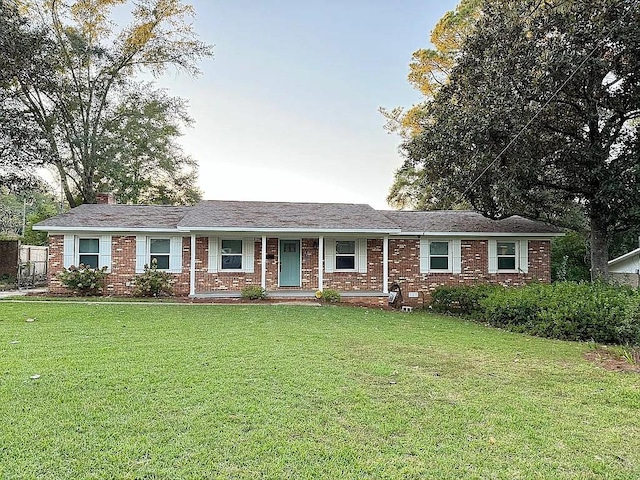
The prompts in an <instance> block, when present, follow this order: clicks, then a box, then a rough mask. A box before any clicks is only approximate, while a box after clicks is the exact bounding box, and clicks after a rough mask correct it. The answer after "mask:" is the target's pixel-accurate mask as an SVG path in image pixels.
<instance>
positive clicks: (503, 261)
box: [498, 257, 516, 270]
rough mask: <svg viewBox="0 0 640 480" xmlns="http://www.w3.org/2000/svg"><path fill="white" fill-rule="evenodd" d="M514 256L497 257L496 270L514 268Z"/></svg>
mask: <svg viewBox="0 0 640 480" xmlns="http://www.w3.org/2000/svg"><path fill="white" fill-rule="evenodd" d="M515 269H516V258H515V257H498V270H515Z"/></svg>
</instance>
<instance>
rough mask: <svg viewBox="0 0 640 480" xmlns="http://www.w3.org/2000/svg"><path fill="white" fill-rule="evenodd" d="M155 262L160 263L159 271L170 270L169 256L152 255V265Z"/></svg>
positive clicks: (157, 265) (158, 265) (157, 266)
mask: <svg viewBox="0 0 640 480" xmlns="http://www.w3.org/2000/svg"><path fill="white" fill-rule="evenodd" d="M154 260H156V261H157V262H158V263H157V264H156V268H157V269H158V270H169V255H151V265H153V261H154ZM151 265H150V266H151Z"/></svg>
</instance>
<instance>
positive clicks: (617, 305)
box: [480, 282, 640, 345]
mask: <svg viewBox="0 0 640 480" xmlns="http://www.w3.org/2000/svg"><path fill="white" fill-rule="evenodd" d="M480 303H481V309H482V319H483V321H485V322H487V323H489V324H490V325H494V326H497V327H503V328H507V329H509V330H513V331H518V332H525V333H529V334H532V335H538V336H543V337H550V338H557V339H561V340H582V341H590V340H593V341H595V342H599V343H618V344H632V345H633V344H638V343H640V294H639V293H638V292H637V291H634V290H632V289H631V288H626V287H616V286H611V285H606V284H602V283H595V284H591V283H573V282H559V283H555V284H553V285H543V284H534V285H528V286H526V287H520V288H505V289H502V290H495V291H493V292H492V293H491V294H490V295H489V296H488V297H486V298H485V299H483V300H481V302H480Z"/></svg>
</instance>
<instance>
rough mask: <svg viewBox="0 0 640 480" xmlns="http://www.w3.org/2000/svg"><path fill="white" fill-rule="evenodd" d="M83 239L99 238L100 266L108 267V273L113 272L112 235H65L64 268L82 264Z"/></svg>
mask: <svg viewBox="0 0 640 480" xmlns="http://www.w3.org/2000/svg"><path fill="white" fill-rule="evenodd" d="M81 239H92V240H95V239H97V240H98V253H97V255H98V268H103V267H107V273H111V235H65V236H64V244H63V253H62V255H63V260H64V261H63V264H64V265H63V266H64V268H69V267H70V266H72V265H74V266H78V265H79V264H80V240H81ZM87 255H96V254H92V253H91V254H87Z"/></svg>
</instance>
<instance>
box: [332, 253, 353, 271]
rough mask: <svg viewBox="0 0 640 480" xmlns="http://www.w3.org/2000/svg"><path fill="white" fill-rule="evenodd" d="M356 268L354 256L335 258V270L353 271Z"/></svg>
mask: <svg viewBox="0 0 640 480" xmlns="http://www.w3.org/2000/svg"><path fill="white" fill-rule="evenodd" d="M355 268H356V257H355V256H351V255H349V256H344V257H336V269H337V270H353V269H355Z"/></svg>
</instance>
